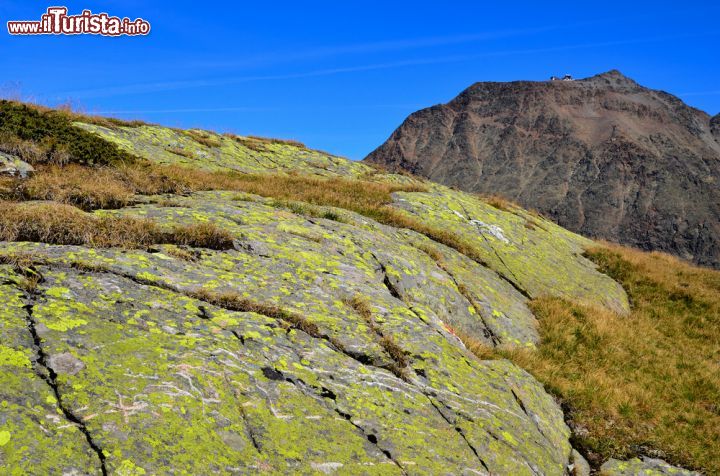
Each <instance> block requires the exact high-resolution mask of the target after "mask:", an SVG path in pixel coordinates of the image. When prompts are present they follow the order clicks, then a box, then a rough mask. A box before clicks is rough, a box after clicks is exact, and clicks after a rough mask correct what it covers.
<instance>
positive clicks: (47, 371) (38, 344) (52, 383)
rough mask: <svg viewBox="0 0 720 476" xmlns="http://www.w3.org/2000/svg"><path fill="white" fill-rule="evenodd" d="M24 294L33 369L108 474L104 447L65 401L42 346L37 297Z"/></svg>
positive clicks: (103, 470) (104, 475) (103, 471)
mask: <svg viewBox="0 0 720 476" xmlns="http://www.w3.org/2000/svg"><path fill="white" fill-rule="evenodd" d="M21 291H22V290H21ZM23 294H24V296H25V300H26V304H25V306H23V309H24V310H25V321H26V323H27V326H28V329H29V331H30V334H31V336H32V339H33V344H34V347H35V348H36V349H37V359H36V360H34V361H33V370H34V371H35V375H37V376H38V377H39V378H41V379H42V380H43V381H44V382H45V383H47V384H48V386H49V387H50V389H51V390H52V392H53V395H54V397H55V401H56V402H57V406H58V408H59V409H60V411H61V412H62V414H63V416H64V417H65V419H66V420H68V421H69V422H70V423H72V424H73V425H75V426H76V427H77V428H78V429H79V430H80V432H81V433H82V434H83V435H84V436H85V439H86V440H87V443H88V445H89V446H90V449H92V451H93V452H94V453H95V454H96V455H97V457H98V460H99V462H100V472H101V473H102V475H103V476H107V474H108V472H107V467H106V465H105V454H104V453H103V450H102V448H100V446H99V445H98V444H97V443H96V442H95V441H94V440H93V438H92V435H91V434H90V431H89V430H88V428H87V426H86V425H85V423H84V422H83V421H82V419H80V418H79V417H78V416H77V415H75V414H74V413H73V412H72V411H71V410H70V409H69V408H68V407H66V406H65V404H64V403H63V397H62V394H61V393H60V388H59V385H58V383H57V373H55V370H54V369H53V368H52V366H50V365H49V358H48V355H47V354H46V353H45V349H44V348H43V346H42V339H41V338H40V336H39V335H38V332H37V323H36V322H35V318H34V317H33V311H34V307H35V304H34V303H35V297H34V296H32V295H28V294H27V293H25V292H23ZM38 367H40V368H41V369H42V370H44V372H42V371H40V370H39V369H38Z"/></svg>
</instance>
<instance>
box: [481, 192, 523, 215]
mask: <svg viewBox="0 0 720 476" xmlns="http://www.w3.org/2000/svg"><path fill="white" fill-rule="evenodd" d="M479 197H480V199H481V200H482V201H484V202H485V203H487V204H488V205H490V206H491V207H495V208H497V209H498V210H502V211H504V212H512V211H513V209H517V208H520V206H519V205H517V204H516V203H514V202H512V201H511V200H508V199H507V198H505V197H502V196H500V195H480V196H479Z"/></svg>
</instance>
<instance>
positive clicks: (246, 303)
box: [189, 289, 324, 338]
mask: <svg viewBox="0 0 720 476" xmlns="http://www.w3.org/2000/svg"><path fill="white" fill-rule="evenodd" d="M189 296H190V297H192V298H194V299H198V300H200V301H205V302H207V303H210V304H212V305H214V306H218V307H222V308H223V309H228V310H230V311H237V312H255V313H257V314H262V315H264V316H267V317H271V318H273V319H278V320H281V321H284V322H287V323H288V324H290V325H291V326H292V327H294V328H296V329H299V330H301V331H303V332H305V333H306V334H308V335H310V336H312V337H317V338H323V337H324V336H323V335H322V333H321V332H320V329H319V328H318V326H317V325H316V324H315V323H314V322H311V321H309V320H308V319H306V318H305V317H303V316H301V315H299V314H296V313H294V312H290V311H287V310H285V309H283V308H281V307H279V306H276V305H274V304H268V303H262V302H258V301H254V300H252V299H247V298H244V297H242V296H240V295H239V294H237V293H232V292H227V293H217V292H214V291H209V290H207V289H199V290H197V291H195V292H192V293H189Z"/></svg>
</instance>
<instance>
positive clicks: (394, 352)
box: [343, 294, 410, 380]
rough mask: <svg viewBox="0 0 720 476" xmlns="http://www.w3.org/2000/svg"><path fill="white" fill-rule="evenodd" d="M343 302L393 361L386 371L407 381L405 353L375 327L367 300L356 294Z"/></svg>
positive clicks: (407, 361) (407, 362)
mask: <svg viewBox="0 0 720 476" xmlns="http://www.w3.org/2000/svg"><path fill="white" fill-rule="evenodd" d="M343 302H344V303H345V305H347V306H349V307H351V308H352V309H354V310H355V312H357V313H358V314H359V315H360V317H362V318H363V320H364V321H365V322H366V323H367V325H368V327H369V328H370V330H371V331H372V332H373V333H374V334H375V335H377V336H378V343H379V344H380V346H381V347H382V348H383V349H384V350H385V352H387V354H388V355H389V356H390V358H391V359H392V361H393V365H391V366H390V368H389V369H388V370H390V371H391V372H392V373H393V374H395V376H396V377H398V378H401V379H403V380H407V379H408V371H407V367H408V365H409V364H410V361H409V360H408V356H407V352H405V350H403V348H402V347H400V345H399V344H398V343H397V342H396V341H395V338H394V337H393V336H392V335H390V334H387V333H384V332H383V330H382V329H381V328H380V327H379V326H378V325H377V323H376V322H375V318H374V317H373V311H372V307H371V306H370V303H369V302H368V300H367V298H365V297H364V296H362V295H360V294H356V295H355V296H353V297H352V298H349V299H344V300H343Z"/></svg>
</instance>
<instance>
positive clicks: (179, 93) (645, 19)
mask: <svg viewBox="0 0 720 476" xmlns="http://www.w3.org/2000/svg"><path fill="white" fill-rule="evenodd" d="M56 4H61V5H63V4H64V5H66V6H67V7H68V8H69V9H70V13H80V11H81V10H82V9H85V8H87V9H91V10H92V11H93V12H103V11H104V12H108V13H109V14H111V15H117V16H120V17H123V16H128V17H130V18H133V19H134V18H136V17H143V18H144V19H146V20H148V21H150V23H151V24H152V33H151V34H150V35H149V36H148V37H134V38H103V37H90V36H81V37H77V36H76V37H11V36H10V35H8V34H7V30H6V28H5V22H6V21H8V20H34V19H39V17H40V15H41V14H42V13H44V11H45V9H46V8H47V7H48V6H51V5H56ZM719 19H720V5H719V4H718V3H717V2H715V1H709V0H706V1H705V2H691V1H687V2H677V1H673V2H662V1H660V2H658V1H656V2H633V1H627V0H626V1H623V2H615V1H596V2H585V1H581V0H578V1H575V2H561V1H552V0H547V1H542V0H540V1H533V2H521V1H514V2H481V1H477V0H476V1H468V2H459V1H458V2H440V1H434V2H427V3H426V2H419V1H415V2H397V1H396V2H393V1H388V0H385V1H382V2H374V1H363V2H342V1H340V2H338V1H334V2H312V1H295V2H267V1H263V2H244V1H228V2H197V1H193V2H190V1H182V0H180V1H178V0H175V1H147V0H143V1H139V0H122V1H105V2H98V1H92V0H86V1H82V2H80V1H74V0H73V1H68V2H64V3H63V2H55V1H54V0H53V1H52V2H50V3H41V2H37V1H30V0H2V1H0V20H1V22H2V31H0V53H1V54H0V71H1V73H0V85H2V84H5V85H6V89H12V90H17V89H18V87H17V86H16V85H18V84H19V87H20V89H21V91H22V94H23V95H24V96H25V97H29V98H32V99H34V100H36V101H38V102H43V103H49V104H57V103H59V102H64V101H67V100H71V101H72V102H74V103H76V104H79V105H81V106H82V107H83V108H84V109H85V110H86V111H88V112H100V113H103V114H110V115H114V116H117V117H122V118H140V119H144V120H147V121H152V122H157V123H162V124H167V125H172V126H180V127H202V128H207V129H214V130H218V131H230V132H235V133H239V134H256V135H264V136H272V137H284V138H293V139H298V140H301V141H303V142H305V143H306V144H308V145H309V146H311V147H315V148H319V149H324V150H328V151H331V152H334V153H337V154H340V155H345V156H347V157H350V158H353V159H361V158H363V157H364V156H365V155H366V154H367V153H368V152H370V151H371V150H372V149H374V148H375V147H376V146H378V145H379V144H380V143H382V142H383V141H384V140H385V139H386V138H387V136H388V135H389V134H390V133H391V132H392V131H393V130H394V128H395V127H397V126H398V125H399V124H400V123H401V122H402V120H403V119H404V118H405V117H406V116H407V115H408V114H409V113H411V112H413V111H415V110H417V109H419V108H422V107H426V106H430V105H433V104H437V103H441V102H446V101H448V100H450V99H452V98H453V97H454V96H455V95H456V94H457V93H459V92H460V91H461V90H463V89H464V88H466V87H467V86H469V85H470V84H472V83H473V82H476V81H510V80H516V79H534V80H543V79H546V78H547V77H549V76H550V75H552V74H564V73H571V74H573V75H574V76H576V77H584V76H589V75H593V74H595V73H599V72H603V71H606V70H609V69H613V68H617V69H620V70H621V71H622V72H623V73H625V74H626V75H628V76H630V77H632V78H634V79H636V80H637V81H639V82H640V83H642V84H644V85H647V86H649V87H652V88H656V89H663V90H666V91H668V92H671V93H673V94H676V95H678V96H680V97H681V98H682V99H684V100H685V101H686V102H688V103H689V104H691V105H692V106H695V107H698V108H700V109H703V110H705V111H706V112H708V113H710V114H713V115H714V114H717V113H718V112H720V21H719Z"/></svg>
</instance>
